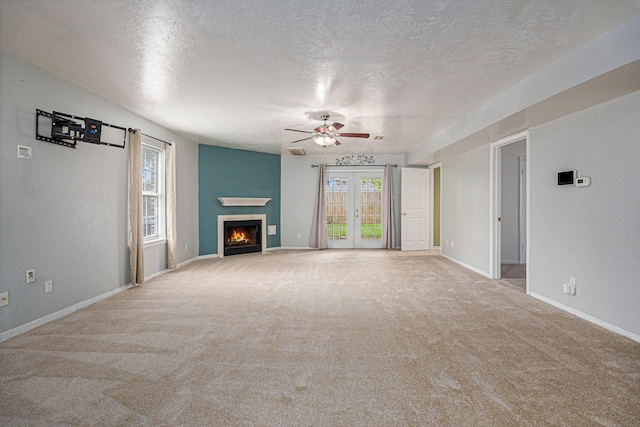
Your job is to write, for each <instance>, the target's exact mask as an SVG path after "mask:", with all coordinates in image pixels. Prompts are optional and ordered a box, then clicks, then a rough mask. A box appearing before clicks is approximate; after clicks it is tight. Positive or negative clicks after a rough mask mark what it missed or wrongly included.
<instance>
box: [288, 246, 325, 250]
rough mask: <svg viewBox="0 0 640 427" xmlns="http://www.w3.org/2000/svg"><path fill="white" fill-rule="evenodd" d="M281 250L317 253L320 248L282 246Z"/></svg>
mask: <svg viewBox="0 0 640 427" xmlns="http://www.w3.org/2000/svg"><path fill="white" fill-rule="evenodd" d="M280 249H281V250H285V249H286V250H288V251H308V250H313V251H317V250H318V248H311V247H304V246H280Z"/></svg>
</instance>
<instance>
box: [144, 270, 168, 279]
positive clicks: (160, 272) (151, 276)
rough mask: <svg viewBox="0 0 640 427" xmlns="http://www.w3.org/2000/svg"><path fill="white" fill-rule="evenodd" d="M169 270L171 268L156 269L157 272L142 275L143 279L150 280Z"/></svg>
mask: <svg viewBox="0 0 640 427" xmlns="http://www.w3.org/2000/svg"><path fill="white" fill-rule="evenodd" d="M170 271H171V270H169V269H165V270H160V271H157V272H155V273H153V274H150V275H148V276H144V281H145V282H146V281H148V280H151V279H154V278H156V277H158V276H162V275H163V274H165V273H168V272H170Z"/></svg>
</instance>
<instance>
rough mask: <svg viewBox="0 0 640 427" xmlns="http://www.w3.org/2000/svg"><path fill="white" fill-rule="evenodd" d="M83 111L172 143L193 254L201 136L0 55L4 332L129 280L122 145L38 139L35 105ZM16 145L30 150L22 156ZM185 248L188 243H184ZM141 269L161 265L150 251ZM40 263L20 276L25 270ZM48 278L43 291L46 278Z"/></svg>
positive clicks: (185, 235) (181, 217) (183, 224)
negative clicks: (31, 278)
mask: <svg viewBox="0 0 640 427" xmlns="http://www.w3.org/2000/svg"><path fill="white" fill-rule="evenodd" d="M36 108H39V109H42V110H45V111H49V112H51V111H53V110H55V111H61V112H65V113H69V114H74V115H77V116H88V117H92V118H96V119H99V120H102V121H104V122H107V123H113V124H116V125H120V126H123V127H134V128H137V127H139V128H141V129H142V130H143V132H145V133H148V134H151V135H153V136H156V137H158V138H161V139H165V140H175V141H176V142H177V154H176V158H177V165H176V171H177V185H178V189H177V197H178V212H177V220H178V247H179V249H181V250H179V251H178V261H179V262H184V261H185V260H188V259H191V258H194V257H196V256H197V253H198V240H197V239H198V230H197V224H198V220H197V215H198V209H197V145H196V144H195V143H193V142H191V141H189V140H186V139H185V138H183V137H180V136H178V135H176V134H173V133H171V132H169V131H167V130H166V129H163V128H161V127H159V126H157V125H154V124H152V123H150V122H148V121H146V120H144V119H142V118H140V117H138V116H136V115H134V114H132V113H131V112H129V111H126V110H124V109H122V108H120V107H118V106H116V105H114V104H112V103H110V102H108V101H106V100H104V99H102V98H99V97H97V96H95V95H93V94H91V93H89V92H87V91H84V90H82V89H80V88H78V87H76V86H74V85H72V84H70V83H68V82H66V81H64V80H62V79H59V78H57V77H54V76H52V75H51V74H48V73H46V72H44V71H43V70H41V69H38V68H35V67H33V66H31V65H29V64H27V63H25V62H23V61H20V60H17V59H15V58H12V57H10V56H7V55H5V54H0V194H1V195H2V198H1V201H0V221H1V222H0V225H1V227H0V292H4V291H8V292H9V300H10V304H9V305H8V306H5V307H2V308H0V333H3V332H5V331H8V330H11V329H13V328H16V327H18V326H22V325H25V324H26V323H28V322H31V321H34V320H37V319H40V318H42V317H44V316H47V315H50V314H52V313H55V312H57V311H59V310H63V309H66V308H68V307H71V306H73V305H75V304H78V303H82V302H83V301H86V300H89V299H91V298H94V297H96V296H99V295H101V294H104V293H107V292H110V291H113V290H114V289H117V288H118V287H121V286H124V285H126V284H127V283H128V282H129V279H128V256H129V254H128V248H127V162H128V150H123V149H120V148H114V147H107V146H97V145H92V144H86V143H82V142H81V143H79V144H78V148H77V149H75V150H74V149H70V148H66V147H62V146H58V145H55V144H51V143H48V142H42V141H37V140H36V139H35V110H36ZM18 145H24V146H29V147H31V148H32V150H33V158H32V159H31V160H24V159H18V157H17V152H18V148H17V146H18ZM185 244H187V245H188V250H187V251H185V250H184V245H185ZM162 250H164V249H163V247H162V246H160V247H155V248H151V249H149V250H148V251H145V254H146V255H148V263H145V264H146V265H147V267H148V269H147V271H146V272H145V274H146V275H150V274H153V273H155V272H156V271H157V270H156V269H163V268H164V267H165V265H164V264H163V263H162V262H158V258H157V253H156V252H155V251H162ZM28 269H36V276H37V280H36V282H35V283H30V284H26V270H28ZM45 280H53V292H52V293H50V294H45V292H44V281H45Z"/></svg>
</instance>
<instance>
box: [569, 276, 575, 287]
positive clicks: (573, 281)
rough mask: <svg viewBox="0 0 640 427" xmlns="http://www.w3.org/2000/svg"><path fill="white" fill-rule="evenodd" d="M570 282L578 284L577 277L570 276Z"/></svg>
mask: <svg viewBox="0 0 640 427" xmlns="http://www.w3.org/2000/svg"><path fill="white" fill-rule="evenodd" d="M569 283H570V284H572V285H575V284H576V278H575V277H573V276H569Z"/></svg>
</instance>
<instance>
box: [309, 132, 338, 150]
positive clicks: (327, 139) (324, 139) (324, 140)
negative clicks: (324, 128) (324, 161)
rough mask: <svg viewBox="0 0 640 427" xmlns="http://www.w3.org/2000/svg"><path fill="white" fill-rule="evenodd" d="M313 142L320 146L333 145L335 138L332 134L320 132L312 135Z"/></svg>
mask: <svg viewBox="0 0 640 427" xmlns="http://www.w3.org/2000/svg"><path fill="white" fill-rule="evenodd" d="M313 142H315V143H316V144H318V145H319V146H321V147H329V146H331V145H334V144H335V143H336V139H335V138H334V137H333V136H330V135H328V134H326V133H325V134H320V135H314V136H313Z"/></svg>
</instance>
